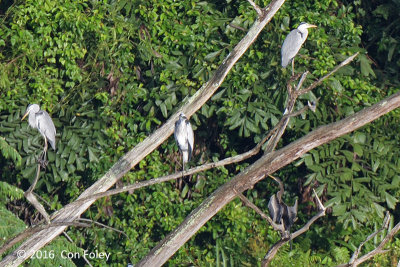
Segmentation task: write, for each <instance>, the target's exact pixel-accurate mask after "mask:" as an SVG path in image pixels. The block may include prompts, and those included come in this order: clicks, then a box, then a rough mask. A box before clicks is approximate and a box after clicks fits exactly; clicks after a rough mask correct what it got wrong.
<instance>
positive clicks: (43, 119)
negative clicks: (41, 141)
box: [24, 104, 56, 150]
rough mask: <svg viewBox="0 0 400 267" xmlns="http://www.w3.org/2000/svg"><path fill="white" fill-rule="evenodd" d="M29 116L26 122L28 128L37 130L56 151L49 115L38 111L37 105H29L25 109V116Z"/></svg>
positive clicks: (53, 129)
mask: <svg viewBox="0 0 400 267" xmlns="http://www.w3.org/2000/svg"><path fill="white" fill-rule="evenodd" d="M28 114H29V118H28V122H29V126H31V127H32V128H36V129H38V131H39V133H40V134H41V135H42V136H43V137H44V138H45V140H46V141H48V142H49V143H50V145H51V147H52V148H53V149H54V150H55V149H56V127H55V126H54V123H53V121H52V119H51V117H50V115H49V114H48V113H47V112H46V111H44V110H40V107H39V105H38V104H31V105H29V106H28V108H27V109H26V113H25V115H24V118H25V117H26V115H28Z"/></svg>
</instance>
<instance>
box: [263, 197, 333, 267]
mask: <svg viewBox="0 0 400 267" xmlns="http://www.w3.org/2000/svg"><path fill="white" fill-rule="evenodd" d="M314 195H315V198H316V199H317V203H318V209H319V211H318V213H317V214H315V215H314V216H313V217H312V218H311V219H310V220H309V221H308V222H307V223H306V224H305V225H304V226H303V227H302V228H301V229H299V230H297V231H296V232H294V233H292V234H291V235H290V236H289V237H284V238H282V239H281V240H279V241H278V242H276V243H275V244H274V245H273V246H272V247H271V248H270V249H269V250H268V252H267V254H266V255H265V256H264V259H263V261H262V263H261V266H262V267H267V266H268V265H269V264H270V263H271V261H272V259H273V258H274V257H275V255H276V253H277V252H278V250H279V249H280V248H281V247H282V246H283V245H285V244H286V243H287V242H288V241H290V239H295V238H296V237H298V236H299V235H301V234H303V233H305V232H307V231H308V230H309V229H310V226H311V225H312V224H313V223H314V222H315V221H316V220H318V219H319V218H321V217H323V216H325V210H326V208H325V207H324V205H322V202H321V200H320V199H319V197H318V195H317V193H315V190H314Z"/></svg>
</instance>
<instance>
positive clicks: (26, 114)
mask: <svg viewBox="0 0 400 267" xmlns="http://www.w3.org/2000/svg"><path fill="white" fill-rule="evenodd" d="M28 114H29V111H27V112H26V113H25V115H24V116H23V117H22V119H21V121H23V120H24V119H25V118H26V116H28Z"/></svg>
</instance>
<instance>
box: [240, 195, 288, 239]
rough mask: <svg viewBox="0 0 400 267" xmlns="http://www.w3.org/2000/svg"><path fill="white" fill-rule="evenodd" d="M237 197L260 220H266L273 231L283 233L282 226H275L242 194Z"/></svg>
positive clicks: (269, 218)
mask: <svg viewBox="0 0 400 267" xmlns="http://www.w3.org/2000/svg"><path fill="white" fill-rule="evenodd" d="M237 196H238V197H239V198H240V200H241V201H242V202H243V203H244V204H245V205H246V206H247V207H249V208H251V209H253V210H254V211H255V212H257V213H258V214H259V215H260V216H261V218H263V219H264V220H267V221H268V222H269V224H271V226H272V227H273V228H274V230H275V231H281V232H282V231H283V230H284V229H283V225H279V224H276V223H275V222H274V221H273V220H272V219H271V217H269V216H268V215H267V214H265V213H264V212H262V210H260V209H259V208H258V207H257V206H256V205H254V204H253V203H252V202H251V201H250V200H249V199H248V198H247V197H245V196H244V195H243V194H242V193H238V194H237Z"/></svg>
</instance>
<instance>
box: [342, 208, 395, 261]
mask: <svg viewBox="0 0 400 267" xmlns="http://www.w3.org/2000/svg"><path fill="white" fill-rule="evenodd" d="M389 220H390V215H388V213H387V214H386V216H385V219H384V220H383V223H382V227H381V229H379V230H377V231H376V232H374V233H372V234H371V235H369V236H368V237H367V238H366V239H365V240H364V241H363V242H362V243H361V244H360V246H359V247H358V248H357V250H356V251H355V252H354V254H353V256H352V257H351V259H350V261H349V262H348V263H346V264H341V265H338V266H337V267H350V266H351V267H355V266H358V265H360V264H361V263H364V262H365V261H367V260H370V259H371V258H373V257H375V256H376V255H378V254H382V253H386V252H388V250H385V249H383V248H384V247H385V245H386V243H387V242H389V241H390V240H391V239H392V238H393V237H394V236H395V235H396V234H397V233H398V232H399V231H400V223H398V224H396V226H395V227H393V229H392V230H391V231H389V233H388V234H387V235H386V236H385V238H384V239H383V240H382V242H381V243H380V244H379V245H378V246H377V247H376V248H375V249H374V250H372V251H370V252H368V253H367V254H365V255H363V256H361V257H360V258H358V255H359V254H360V251H361V248H362V247H363V246H364V244H365V243H367V242H368V241H369V240H371V239H372V238H374V237H375V236H376V235H377V234H379V233H380V232H382V231H383V230H385V229H387V228H388V226H389Z"/></svg>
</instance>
